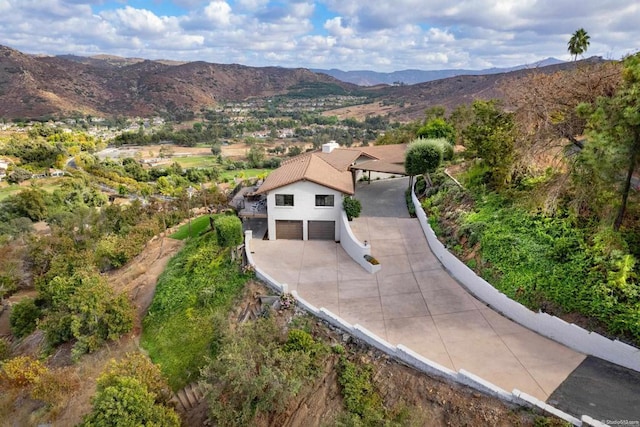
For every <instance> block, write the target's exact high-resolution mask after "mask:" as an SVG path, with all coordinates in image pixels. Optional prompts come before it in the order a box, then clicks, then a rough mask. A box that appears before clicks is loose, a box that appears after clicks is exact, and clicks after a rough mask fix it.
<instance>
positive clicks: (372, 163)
mask: <svg viewBox="0 0 640 427" xmlns="http://www.w3.org/2000/svg"><path fill="white" fill-rule="evenodd" d="M352 168H353V169H360V170H363V171H371V172H384V173H391V174H398V175H404V174H405V173H406V172H405V169H404V163H389V162H384V161H382V160H368V161H366V162H362V163H358V164H357V165H355V166H353V167H352Z"/></svg>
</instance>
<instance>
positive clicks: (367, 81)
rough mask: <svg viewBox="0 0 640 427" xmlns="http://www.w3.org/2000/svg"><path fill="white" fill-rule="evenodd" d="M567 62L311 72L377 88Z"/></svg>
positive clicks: (317, 69)
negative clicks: (472, 67) (428, 68)
mask: <svg viewBox="0 0 640 427" xmlns="http://www.w3.org/2000/svg"><path fill="white" fill-rule="evenodd" d="M564 62H565V61H561V60H559V59H556V58H547V59H544V60H542V61H538V62H535V63H533V64H525V65H517V66H515V67H509V68H495V67H494V68H488V69H484V70H465V69H448V70H431V71H425V70H401V71H393V72H391V73H378V72H376V71H370V70H359V71H342V70H337V69H335V68H333V69H330V70H326V69H319V68H314V69H311V71H313V72H316V73H324V74H328V75H330V76H332V77H335V78H336V79H338V80H341V81H343V82H347V83H353V84H356V85H358V86H375V85H379V84H388V85H413V84H416V83H423V82H430V81H432V80H441V79H446V78H448V77H455V76H468V75H476V76H481V75H485V74H500V73H508V72H511V71H517V70H523V69H535V68H541V67H546V66H548V65H557V64H562V63H564Z"/></svg>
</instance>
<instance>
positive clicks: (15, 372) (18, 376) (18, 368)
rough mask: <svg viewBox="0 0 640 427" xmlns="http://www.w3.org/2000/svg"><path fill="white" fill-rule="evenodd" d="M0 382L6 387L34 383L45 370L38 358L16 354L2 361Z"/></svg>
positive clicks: (25, 385)
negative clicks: (16, 355)
mask: <svg viewBox="0 0 640 427" xmlns="http://www.w3.org/2000/svg"><path fill="white" fill-rule="evenodd" d="M1 367H2V370H0V384H4V385H5V386H6V387H14V388H21V387H27V386H31V385H32V384H34V383H35V382H36V381H37V380H38V378H39V377H40V376H41V375H42V374H43V373H45V372H46V371H47V367H46V366H44V365H43V364H42V362H40V361H39V360H35V359H33V358H31V357H29V356H18V357H14V358H13V359H9V360H7V361H5V362H3V363H2V365H1Z"/></svg>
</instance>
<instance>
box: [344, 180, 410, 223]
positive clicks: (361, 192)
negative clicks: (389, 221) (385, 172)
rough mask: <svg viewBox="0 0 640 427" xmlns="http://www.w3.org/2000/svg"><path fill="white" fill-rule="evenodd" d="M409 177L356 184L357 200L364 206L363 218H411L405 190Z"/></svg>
mask: <svg viewBox="0 0 640 427" xmlns="http://www.w3.org/2000/svg"><path fill="white" fill-rule="evenodd" d="M407 188H409V177H405V178H394V179H385V180H380V181H371V182H358V183H357V184H356V195H355V198H356V199H358V200H360V203H361V204H362V213H361V216H363V217H391V218H409V210H408V209H407V202H406V201H405V198H404V192H405V190H406V189H407Z"/></svg>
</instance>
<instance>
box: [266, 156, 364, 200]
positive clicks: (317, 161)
mask: <svg viewBox="0 0 640 427" xmlns="http://www.w3.org/2000/svg"><path fill="white" fill-rule="evenodd" d="M334 151H335V150H334ZM318 154H319V153H305V154H302V155H300V156H296V157H294V158H292V159H290V160H287V161H286V162H284V163H283V164H282V165H281V166H280V167H279V168H278V169H276V170H274V171H273V172H271V173H270V174H269V175H268V176H267V178H266V179H265V180H264V183H263V184H262V185H261V186H260V188H259V189H258V191H256V193H257V194H263V193H267V192H269V191H271V190H274V189H276V188H280V187H284V186H285V185H289V184H293V183H294V182H298V181H311V182H315V183H316V184H319V185H323V186H325V187H328V188H333V189H334V190H338V191H341V192H343V193H346V194H354V188H353V179H352V177H351V172H350V171H348V170H338V169H337V168H336V167H334V166H332V165H331V164H330V163H328V162H327V161H326V160H324V159H323V158H322V157H321V156H319V155H318Z"/></svg>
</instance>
